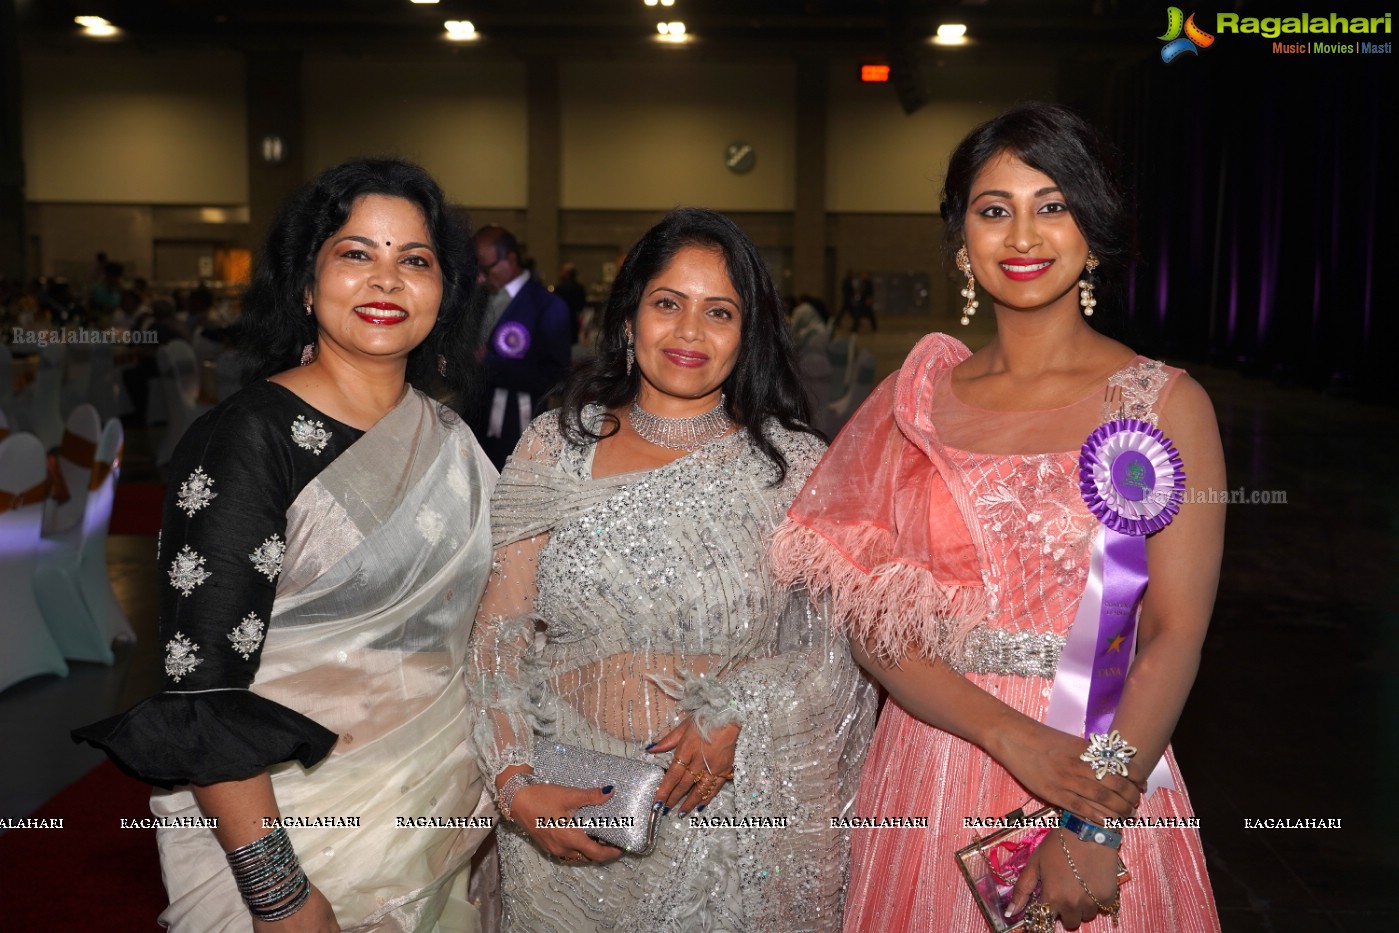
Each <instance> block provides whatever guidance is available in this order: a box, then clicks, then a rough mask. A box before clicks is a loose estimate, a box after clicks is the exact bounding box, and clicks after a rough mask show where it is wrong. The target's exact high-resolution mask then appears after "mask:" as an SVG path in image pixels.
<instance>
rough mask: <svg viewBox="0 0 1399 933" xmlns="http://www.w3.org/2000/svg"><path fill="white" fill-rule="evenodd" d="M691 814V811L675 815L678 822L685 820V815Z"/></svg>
mask: <svg viewBox="0 0 1399 933" xmlns="http://www.w3.org/2000/svg"><path fill="white" fill-rule="evenodd" d="M689 812H690V811H689V810H680V811H678V812H677V813H676V814H675V818H676V819H677V820H683V819H684V818H685V815H686V814H687V813H689Z"/></svg>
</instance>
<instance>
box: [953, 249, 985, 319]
mask: <svg viewBox="0 0 1399 933" xmlns="http://www.w3.org/2000/svg"><path fill="white" fill-rule="evenodd" d="M957 268H958V269H960V270H961V272H962V274H963V275H965V276H966V277H967V287H966V288H964V289H962V297H963V298H965V299H967V304H966V307H964V308H962V326H963V327H966V326H967V325H968V324H970V323H971V322H972V315H974V314H976V309H977V308H979V307H981V303H980V302H978V301H977V300H976V276H974V275H972V258H971V257H970V256H968V255H967V248H966V247H965V246H963V247H962V248H961V249H959V250H957Z"/></svg>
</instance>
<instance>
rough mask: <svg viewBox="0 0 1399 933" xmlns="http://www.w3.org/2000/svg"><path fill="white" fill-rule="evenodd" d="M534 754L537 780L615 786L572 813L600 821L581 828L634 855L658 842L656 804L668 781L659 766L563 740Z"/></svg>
mask: <svg viewBox="0 0 1399 933" xmlns="http://www.w3.org/2000/svg"><path fill="white" fill-rule="evenodd" d="M533 758H534V760H533V761H532V762H531V764H533V765H534V777H535V779H536V780H539V781H543V782H545V783H548V784H562V785H564V786H566V787H606V786H607V785H608V784H611V785H612V796H611V797H609V798H607V802H606V803H604V804H599V805H598V806H595V807H579V808H578V811H577V813H575V814H574V816H575V818H576V819H578V820H580V821H584V822H587V821H596V823H597V825H595V826H584V827H583V831H584V832H586V833H587V834H588V835H589V836H591V837H592V838H594V839H596V840H597V841H598V842H605V843H607V844H608V845H610V846H616V847H617V848H619V849H621V850H623V851H624V852H630V853H632V854H633V855H645V854H646V853H648V852H650V851H651V849H652V848H653V847H654V846H655V844H656V825H657V823H658V822H659V820H660V812H659V811H658V810H656V809H655V808H653V807H652V804H654V803H655V802H656V790H657V788H659V787H660V786H661V781H662V780H664V779H665V771H664V770H662V769H661V767H660V766H659V765H653V764H650V763H648V762H645V761H632V760H631V759H630V758H622V757H619V756H617V755H608V754H606V753H604V752H595V751H590V750H589V749H586V748H579V747H578V746H576V745H564V744H563V743H561V742H539V743H537V744H536V745H535V747H534V756H533Z"/></svg>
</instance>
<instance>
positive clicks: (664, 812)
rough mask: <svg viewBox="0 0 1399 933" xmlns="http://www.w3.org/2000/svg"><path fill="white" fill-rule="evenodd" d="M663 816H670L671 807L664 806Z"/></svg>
mask: <svg viewBox="0 0 1399 933" xmlns="http://www.w3.org/2000/svg"><path fill="white" fill-rule="evenodd" d="M661 816H670V807H662V808H661Z"/></svg>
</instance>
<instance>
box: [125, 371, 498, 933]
mask: <svg viewBox="0 0 1399 933" xmlns="http://www.w3.org/2000/svg"><path fill="white" fill-rule="evenodd" d="M494 480H495V471H494V470H493V468H492V467H491V466H490V464H489V463H488V461H486V460H485V458H484V456H482V455H481V453H480V449H479V448H478V447H477V445H476V442H475V439H474V438H473V437H472V436H471V433H470V432H469V431H468V430H467V429H466V428H465V427H464V426H463V425H462V424H461V423H460V422H455V423H444V422H443V420H442V418H441V416H440V415H439V411H438V407H437V405H436V404H435V403H433V402H432V401H431V400H430V399H428V398H427V397H425V396H423V395H422V394H420V393H418V392H416V391H411V390H410V391H408V392H407V393H406V394H405V397H404V399H403V400H402V401H401V402H400V403H399V404H398V405H397V406H396V407H395V408H394V409H393V410H392V411H391V412H390V413H389V414H388V415H386V416H385V417H384V418H383V419H382V420H380V421H379V423H378V424H376V425H375V426H374V427H373V428H371V429H370V430H369V432H368V433H366V434H365V435H364V437H363V438H361V439H360V440H359V441H358V442H356V443H355V444H354V445H353V446H352V447H350V448H349V449H348V450H347V451H346V452H345V453H343V454H342V455H341V456H340V457H338V458H337V459H336V460H335V462H334V463H332V464H330V465H329V466H328V467H326V469H325V470H324V471H323V472H322V473H321V474H320V475H319V476H318V477H317V478H316V479H315V480H313V481H312V482H311V483H310V484H309V485H307V486H306V487H305V488H304V489H303V490H302V491H301V494H300V495H299V496H298V497H297V498H296V500H295V502H293V504H292V506H291V509H290V510H289V511H288V514H287V519H288V523H287V551H286V559H285V562H284V565H283V569H282V573H281V576H280V578H279V580H278V584H277V597H276V602H275V604H274V606H273V613H272V619H271V625H270V626H269V630H268V633H267V642H266V646H265V648H264V650H263V654H262V663H261V666H260V668H259V670H258V673H257V677H256V679H255V680H254V682H253V685H252V687H251V689H252V691H253V692H254V693H256V694H258V695H260V696H263V697H265V698H267V699H270V700H273V701H275V702H277V703H281V704H283V705H284V706H287V707H290V708H292V709H295V710H297V711H299V712H301V713H303V714H304V715H306V716H309V717H310V718H311V719H314V720H315V721H316V722H318V723H321V724H322V725H324V726H325V727H326V728H328V729H330V730H332V731H334V732H336V733H337V734H338V735H339V741H338V742H337V743H336V746H335V748H334V750H333V751H332V752H331V754H330V755H329V756H328V757H327V758H326V759H325V760H323V761H321V762H320V763H319V764H317V765H316V766H315V767H313V768H310V769H306V768H303V767H302V766H301V765H300V764H298V763H296V762H287V763H283V764H280V765H277V766H274V767H273V768H271V769H270V773H271V776H272V785H273V789H274V791H275V793H276V797H277V802H278V806H279V808H280V810H281V814H282V818H283V819H284V820H285V821H287V823H289V825H287V826H286V829H287V833H288V834H289V835H290V837H291V841H292V843H293V845H294V846H295V848H296V851H297V854H298V855H299V857H300V859H301V864H302V866H303V867H304V868H305V870H306V873H307V876H308V877H309V878H310V879H311V881H312V883H313V884H315V885H316V886H317V887H318V888H319V889H320V890H321V892H322V893H323V894H324V895H325V896H326V898H327V899H328V900H329V901H330V904H331V906H332V907H333V908H334V910H335V914H336V917H337V919H338V920H339V922H340V925H341V928H342V929H343V930H345V931H347V933H348V931H376V933H399V931H410V930H411V931H438V930H441V931H448V930H450V931H461V930H476V929H477V928H478V925H479V921H478V917H477V913H476V910H475V908H473V907H472V906H471V905H470V904H469V903H468V901H467V898H466V884H467V874H468V871H467V866H468V863H469V861H470V859H471V856H472V854H473V853H474V852H475V851H476V848H477V847H478V846H479V845H480V843H481V842H482V841H483V840H484V839H485V837H486V836H487V835H489V833H490V829H489V827H488V826H480V827H477V828H462V826H461V824H463V823H467V822H469V821H467V820H465V819H464V818H468V817H473V816H474V817H491V816H494V812H495V811H494V808H493V807H492V805H491V802H490V799H489V796H488V795H487V794H484V793H483V781H482V779H481V775H480V772H479V771H478V769H477V766H476V764H475V757H474V755H473V754H472V752H471V749H470V748H469V746H468V743H467V738H466V737H467V731H468V727H467V709H466V703H467V698H466V690H465V684H464V679H463V666H464V662H465V658H466V653H467V642H468V637H469V635H470V626H471V623H470V620H471V618H472V613H473V610H474V607H475V605H476V602H477V600H478V599H479V597H480V594H481V591H482V589H483V588H484V586H485V581H486V576H487V574H488V572H489V569H490V527H489V524H490V523H489V513H488V503H489V499H490V494H491V488H492V486H493V484H494ZM151 809H152V811H153V812H154V813H155V814H156V815H157V816H162V817H180V816H198V815H199V808H198V805H197V803H196V802H195V799H194V796H193V794H192V793H191V791H190V790H189V788H188V787H183V788H177V789H175V790H174V791H170V792H157V793H156V794H154V795H153V797H152V799H151ZM475 822H476V823H478V824H480V823H485V822H487V821H485V820H482V819H478V820H476V821H475ZM434 824H436V825H434ZM158 836H159V842H160V850H161V861H162V865H163V871H164V875H165V883H166V888H167V890H168V891H169V894H170V901H171V903H170V906H169V908H167V910H166V911H165V912H164V913H163V914H162V915H161V921H162V923H164V924H165V925H167V926H169V927H170V928H171V929H174V930H178V931H190V933H212V931H225V930H227V931H234V930H238V931H248V930H251V928H252V924H251V921H250V919H249V915H248V912H247V910H246V908H245V907H244V906H243V903H242V900H241V899H240V898H239V896H238V892H237V890H236V888H235V887H234V884H233V879H232V876H231V874H230V873H229V870H228V867H227V863H226V861H225V859H224V854H223V851H222V850H221V849H220V847H219V845H218V843H217V841H216V840H215V839H214V837H213V834H212V833H211V832H210V831H208V830H203V829H200V830H196V829H173V828H172V829H161V830H160V831H159V834H158Z"/></svg>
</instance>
